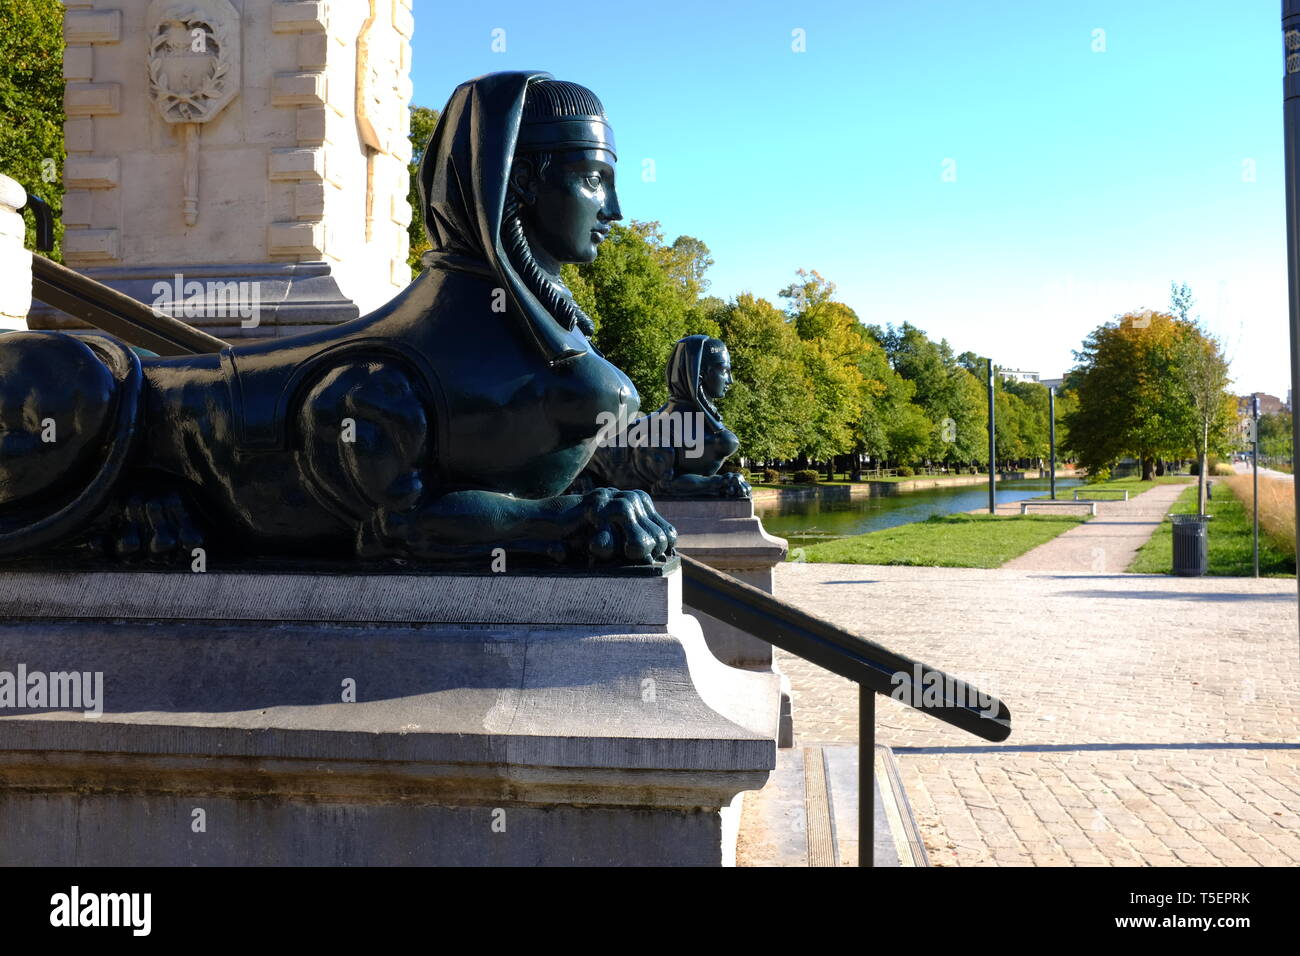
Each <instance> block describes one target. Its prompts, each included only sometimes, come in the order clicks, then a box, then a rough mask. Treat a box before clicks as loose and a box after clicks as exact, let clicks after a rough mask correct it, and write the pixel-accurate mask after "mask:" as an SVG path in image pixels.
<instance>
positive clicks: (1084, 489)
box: [1033, 475, 1196, 501]
mask: <svg viewBox="0 0 1300 956" xmlns="http://www.w3.org/2000/svg"><path fill="white" fill-rule="evenodd" d="M1189 481H1191V482H1195V481H1196V479H1195V478H1189V477H1187V476H1186V475H1161V476H1160V477H1159V478H1155V479H1153V480H1152V481H1143V480H1142V479H1141V478H1116V479H1114V480H1112V481H1099V482H1097V483H1096V484H1093V485H1090V484H1087V483H1085V484H1082V485H1074V486H1072V487H1070V488H1058V489H1057V490H1056V500H1057V501H1061V500H1065V501H1073V500H1074V493H1075V492H1076V491H1077V492H1078V493H1079V497H1080V498H1089V497H1091V496H1092V493H1093V492H1094V491H1100V492H1103V494H1100V495H1097V500H1098V501H1110V500H1112V499H1113V500H1115V501H1122V500H1123V498H1122V497H1121V496H1120V495H1118V494H1116V492H1119V491H1127V492H1128V497H1129V500H1130V501H1132V500H1133V499H1134V498H1136V497H1137V496H1138V495H1140V494H1142V492H1144V491H1150V490H1151V489H1152V488H1154V487H1155V486H1156V485H1181V484H1185V483H1186V482H1189ZM1106 492H1109V494H1106ZM1046 497H1048V496H1047V495H1039V496H1038V498H1035V499H1033V500H1035V501H1039V500H1041V499H1043V498H1046Z"/></svg>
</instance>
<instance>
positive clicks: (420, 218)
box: [406, 106, 438, 276]
mask: <svg viewBox="0 0 1300 956" xmlns="http://www.w3.org/2000/svg"><path fill="white" fill-rule="evenodd" d="M437 125H438V111H437V110H433V109H429V107H427V106H412V107H411V131H410V133H409V134H408V138H409V139H410V141H411V161H410V163H408V164H407V172H408V173H409V175H410V185H409V187H408V189H407V193H406V201H407V202H408V203H409V204H410V206H411V222H410V224H409V225H408V226H407V227H406V232H407V235H408V236H409V237H410V240H411V241H410V252H409V253H408V255H407V257H406V264H407V265H409V266H410V267H411V275H412V276H417V275H419V274H420V268H421V266H420V257H421V256H423V255H424V254H425V253H426V252H428V251H429V239H428V237H427V236H425V234H424V210H423V209H421V208H420V160H422V159H423V158H424V147H425V146H427V145H428V144H429V137H430V136H432V135H433V128H434V127H435V126H437Z"/></svg>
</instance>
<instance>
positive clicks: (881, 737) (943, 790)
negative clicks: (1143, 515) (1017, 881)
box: [776, 563, 1300, 866]
mask: <svg viewBox="0 0 1300 956" xmlns="http://www.w3.org/2000/svg"><path fill="white" fill-rule="evenodd" d="M776 593H777V595H778V596H779V597H781V598H784V599H786V600H789V601H792V602H794V603H795V604H797V605H800V606H802V607H805V608H807V609H808V610H810V611H814V612H815V613H817V614H820V615H822V616H825V617H827V618H829V619H831V620H833V621H835V622H837V623H839V624H841V625H844V626H846V627H849V628H851V629H853V630H855V631H857V632H859V633H861V634H863V635H865V636H867V637H870V638H873V639H875V640H878V641H880V642H882V643H884V644H886V645H888V646H890V647H892V648H894V649H895V650H898V651H900V652H902V653H904V654H908V655H910V656H913V657H916V658H919V659H920V660H922V661H925V662H926V663H929V664H932V665H934V666H936V667H941V668H944V669H945V670H947V671H949V672H950V673H955V674H957V675H958V676H960V677H964V678H966V679H968V680H970V681H972V682H973V683H974V684H975V685H976V686H977V687H979V688H980V689H982V690H986V691H988V692H991V693H994V694H997V695H998V696H1000V697H1001V698H1002V699H1003V700H1004V701H1005V702H1006V703H1007V706H1008V707H1009V708H1010V709H1011V713H1012V726H1013V730H1012V735H1011V738H1010V739H1009V740H1007V741H1005V742H1004V743H1003V744H999V745H988V744H986V743H985V742H984V741H981V740H979V739H977V738H975V737H971V736H970V735H968V734H965V733H963V732H961V731H959V730H956V729H954V728H950V727H948V726H947V725H945V724H940V723H938V722H937V721H934V720H931V719H929V718H926V717H924V716H922V715H921V714H919V713H917V712H915V711H912V710H910V709H908V708H905V707H903V706H902V705H901V704H899V703H896V702H894V701H891V700H887V699H882V700H880V702H879V704H878V705H877V742H879V743H883V744H888V745H890V746H891V747H893V748H895V753H896V755H897V757H898V763H899V766H900V768H901V771H902V776H903V783H904V786H905V787H906V790H907V795H908V799H909V800H910V801H911V804H912V807H913V810H914V812H915V814H916V817H917V821H918V824H919V825H920V827H921V831H922V834H923V835H924V837H925V842H926V846H927V850H928V852H929V854H930V858H931V861H932V862H933V863H934V864H935V865H941V866H954V865H1051V864H1062V865H1076V864H1077V865H1141V864H1146V865H1177V864H1216V863H1218V864H1245V865H1249V864H1252V863H1257V864H1263V865H1274V866H1277V865H1282V866H1291V865H1295V864H1297V863H1300V731H1298V729H1300V663H1298V661H1297V643H1298V641H1297V638H1298V634H1300V625H1298V623H1297V614H1296V584H1295V582H1294V581H1293V580H1285V579H1262V580H1255V579H1251V578H1173V577H1165V576H1158V575H1116V574H1107V573H1075V574H1071V573H1037V572H1028V571H1011V570H1005V569H998V570H982V569H962V568H900V567H881V566H873V565H834V564H793V563H792V564H784V565H781V566H780V567H779V568H778V569H777V582H776ZM779 658H780V660H781V666H782V667H783V668H784V669H785V671H786V672H787V673H788V674H789V675H790V678H791V682H792V684H793V688H794V699H795V729H796V733H797V735H798V737H799V742H800V743H801V744H842V743H852V742H855V741H856V740H857V725H856V724H857V692H856V688H855V687H854V686H853V685H852V684H851V683H849V682H848V681H845V680H842V679H841V678H838V677H835V676H834V675H832V674H830V673H828V672H827V671H824V670H821V669H820V668H817V667H814V666H813V665H810V664H807V663H806V662H804V661H802V660H799V659H798V658H794V657H791V656H790V655H787V654H784V653H780V654H779Z"/></svg>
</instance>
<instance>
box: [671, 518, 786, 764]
mask: <svg viewBox="0 0 1300 956" xmlns="http://www.w3.org/2000/svg"><path fill="white" fill-rule="evenodd" d="M655 507H656V508H658V509H659V513H660V514H662V515H663V516H664V517H665V518H667V519H668V521H669V522H671V523H672V525H673V526H674V527H675V528H676V529H677V533H678V535H679V537H678V540H677V547H678V550H680V551H681V552H682V553H683V554H688V555H690V556H691V557H693V558H695V559H696V560H699V561H703V562H704V563H705V564H707V565H709V566H710V567H713V568H716V569H718V570H719V571H724V572H726V573H727V574H730V575H731V576H732V577H735V578H739V579H740V580H741V581H744V582H745V583H746V584H752V585H753V586H754V587H756V588H761V589H762V590H764V591H766V592H767V593H768V594H771V593H773V592H772V569H773V568H774V567H776V565H777V564H779V563H780V562H782V561H784V560H785V556H786V552H787V550H788V545H787V544H786V541H785V539H784V538H776V537H773V536H772V535H770V534H768V533H767V532H766V531H765V530H764V529H763V522H762V521H761V520H760V519H759V518H758V516H757V515H755V514H754V502H753V501H752V500H750V499H748V498H746V499H740V500H734V499H733V500H725V499H716V498H715V499H702V500H694V501H684V500H680V499H657V500H656V501H655ZM697 617H698V618H699V621H700V626H701V627H702V628H703V629H704V639H705V640H706V641H708V644H709V650H711V651H713V653H714V656H716V657H717V658H718V660H720V661H722V662H723V663H724V664H730V665H731V666H732V667H745V668H751V669H757V670H765V671H775V672H776V673H780V672H779V670H777V668H776V667H775V664H774V661H773V657H772V645H771V644H768V643H767V642H766V641H761V640H759V639H758V638H756V637H753V636H752V635H749V634H746V633H745V632H744V631H740V630H737V629H736V628H734V627H732V626H731V625H730V624H724V623H723V622H722V621H719V620H718V619H717V618H715V617H712V616H710V615H708V614H698V615H697ZM781 680H782V691H781V693H782V702H781V713H782V718H781V746H782V747H792V746H794V723H793V715H792V705H791V700H790V689H789V681H788V680H787V679H786V678H785V677H784V675H782V677H781Z"/></svg>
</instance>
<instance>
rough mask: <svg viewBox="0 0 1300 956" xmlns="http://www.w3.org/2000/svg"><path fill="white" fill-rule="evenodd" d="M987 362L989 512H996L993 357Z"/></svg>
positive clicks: (996, 451)
mask: <svg viewBox="0 0 1300 956" xmlns="http://www.w3.org/2000/svg"><path fill="white" fill-rule="evenodd" d="M985 361H986V362H988V364H989V514H991V515H995V514H997V513H998V499H997V491H996V484H995V483H996V481H997V476H996V474H995V469H996V468H997V456H998V449H997V443H996V442H995V441H994V437H993V436H994V421H993V359H991V358H990V359H985Z"/></svg>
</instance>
